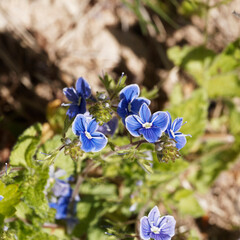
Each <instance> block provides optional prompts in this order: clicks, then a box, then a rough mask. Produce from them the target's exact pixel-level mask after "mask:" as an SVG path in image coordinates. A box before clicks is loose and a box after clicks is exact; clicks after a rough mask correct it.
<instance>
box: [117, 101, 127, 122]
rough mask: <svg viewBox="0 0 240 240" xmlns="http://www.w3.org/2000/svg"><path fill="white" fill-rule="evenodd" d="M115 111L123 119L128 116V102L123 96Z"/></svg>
mask: <svg viewBox="0 0 240 240" xmlns="http://www.w3.org/2000/svg"><path fill="white" fill-rule="evenodd" d="M117 113H118V115H119V116H120V117H121V118H122V120H123V121H124V120H125V118H126V117H127V116H128V102H127V100H126V99H125V98H124V99H122V100H121V101H120V102H119V104H118V108H117ZM124 124H125V121H124Z"/></svg>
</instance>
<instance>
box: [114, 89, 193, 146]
mask: <svg viewBox="0 0 240 240" xmlns="http://www.w3.org/2000/svg"><path fill="white" fill-rule="evenodd" d="M139 94H140V91H139V87H138V86H137V85H136V84H132V85H129V86H127V87H125V88H124V89H122V91H121V92H120V99H121V101H120V103H119V104H118V109H117V112H118V114H119V116H120V117H121V118H122V121H123V123H124V124H125V125H126V128H127V130H128V131H129V132H130V134H131V135H132V136H134V137H139V136H141V135H142V136H143V137H144V138H145V139H146V140H147V141H148V142H150V143H156V142H157V141H158V140H159V139H160V137H161V136H162V133H166V134H167V135H168V136H169V138H171V139H174V140H175V141H176V148H177V149H178V150H180V149H181V148H183V147H184V145H185V144H186V142H187V141H186V136H190V135H185V134H182V133H180V132H178V130H179V129H180V128H181V126H182V125H183V118H177V119H176V120H175V121H174V122H173V123H172V118H171V115H170V113H169V112H162V111H158V112H155V113H154V114H152V115H151V111H150V109H149V107H148V105H149V104H150V100H148V99H145V98H139V97H138V96H139Z"/></svg>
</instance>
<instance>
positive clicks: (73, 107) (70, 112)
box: [66, 104, 80, 119]
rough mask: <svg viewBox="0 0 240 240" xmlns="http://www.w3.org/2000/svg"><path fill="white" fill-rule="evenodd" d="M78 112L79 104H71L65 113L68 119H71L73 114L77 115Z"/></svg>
mask: <svg viewBox="0 0 240 240" xmlns="http://www.w3.org/2000/svg"><path fill="white" fill-rule="evenodd" d="M79 113H80V108H79V106H78V105H75V104H71V105H70V107H69V108H68V110H67V113H66V114H67V115H68V117H69V119H72V118H74V117H75V116H77V115H78V114H79Z"/></svg>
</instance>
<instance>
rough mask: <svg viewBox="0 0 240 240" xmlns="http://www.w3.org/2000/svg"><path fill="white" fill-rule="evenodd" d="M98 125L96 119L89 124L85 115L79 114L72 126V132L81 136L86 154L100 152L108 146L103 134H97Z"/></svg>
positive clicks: (82, 146) (82, 147)
mask: <svg viewBox="0 0 240 240" xmlns="http://www.w3.org/2000/svg"><path fill="white" fill-rule="evenodd" d="M97 128H98V124H97V122H96V120H95V119H92V120H91V121H90V122H89V123H88V121H87V119H86V117H85V116H84V115H83V114H78V115H77V117H76V118H75V119H74V121H73V124H72V131H73V133H74V134H75V135H77V136H79V140H80V142H81V143H82V144H81V149H82V150H83V151H84V152H99V151H100V150H102V149H103V148H104V147H105V146H106V144H107V138H106V137H105V135H104V134H103V133H100V132H97V131H96V130H97Z"/></svg>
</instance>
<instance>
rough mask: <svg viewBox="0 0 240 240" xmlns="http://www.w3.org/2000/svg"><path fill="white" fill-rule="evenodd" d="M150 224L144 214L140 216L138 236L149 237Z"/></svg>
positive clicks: (146, 238) (145, 239) (145, 238)
mask: <svg viewBox="0 0 240 240" xmlns="http://www.w3.org/2000/svg"><path fill="white" fill-rule="evenodd" d="M150 232H151V226H150V224H149V222H148V218H147V217H146V216H144V217H142V218H141V220H140V237H141V238H142V239H144V240H148V239H150V236H149V235H150Z"/></svg>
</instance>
